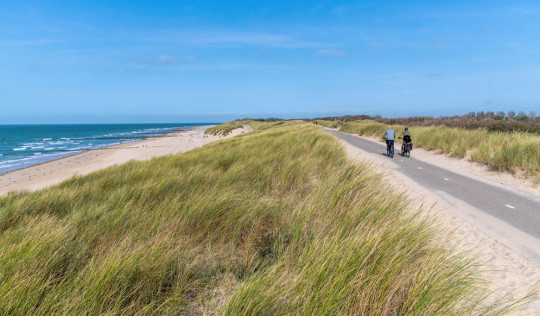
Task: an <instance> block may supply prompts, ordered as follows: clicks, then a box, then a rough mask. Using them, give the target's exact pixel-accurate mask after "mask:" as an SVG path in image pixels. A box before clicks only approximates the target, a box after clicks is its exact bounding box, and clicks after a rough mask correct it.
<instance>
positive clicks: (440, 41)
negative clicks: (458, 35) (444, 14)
mask: <svg viewBox="0 0 540 316" xmlns="http://www.w3.org/2000/svg"><path fill="white" fill-rule="evenodd" d="M429 42H430V43H431V44H432V45H435V46H436V47H439V48H443V47H447V46H448V45H450V44H452V43H453V42H454V39H453V38H439V37H434V38H431V39H430V40H429Z"/></svg>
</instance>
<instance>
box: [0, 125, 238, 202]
mask: <svg viewBox="0 0 540 316" xmlns="http://www.w3.org/2000/svg"><path fill="white" fill-rule="evenodd" d="M207 128H208V126H201V127H194V128H191V129H189V130H186V131H182V132H178V133H171V134H167V135H165V136H163V137H156V138H149V139H146V140H143V141H139V142H131V143H125V144H119V145H116V146H111V147H107V148H102V149H96V150H89V151H85V152H83V153H80V154H77V155H73V156H69V157H65V158H61V159H57V160H53V161H49V162H46V163H43V164H40V165H35V166H31V167H28V168H25V169H19V170H15V171H11V172H7V173H5V174H2V175H0V195H4V194H7V193H8V192H10V191H20V190H29V191H34V190H39V189H43V188H46V187H48V186H51V185H55V184H58V183H60V182H62V181H64V180H67V179H69V178H71V177H73V176H75V175H85V174H88V173H91V172H93V171H96V170H100V169H103V168H107V167H110V166H114V165H119V164H123V163H125V162H128V161H130V160H149V159H152V158H154V157H158V156H163V155H171V154H176V153H181V152H186V151H189V150H191V149H194V148H197V147H201V146H203V145H205V144H208V143H210V142H213V141H216V140H219V139H223V138H228V137H233V136H236V135H238V134H240V133H244V132H245V130H244V129H236V130H234V131H232V133H230V134H229V135H227V136H213V135H205V134H204V131H205V130H206V129H207Z"/></svg>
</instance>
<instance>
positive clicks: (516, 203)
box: [326, 130, 540, 239]
mask: <svg viewBox="0 0 540 316" xmlns="http://www.w3.org/2000/svg"><path fill="white" fill-rule="evenodd" d="M326 131H327V132H329V133H331V134H333V135H335V136H336V137H338V138H340V139H342V140H344V141H345V142H347V143H349V144H351V145H353V146H355V147H357V148H360V149H362V150H364V151H366V152H369V153H373V154H380V155H384V156H385V158H387V159H391V160H393V162H394V163H395V164H396V165H397V168H398V169H399V171H400V172H401V173H403V174H405V175H406V176H408V177H410V178H411V179H412V180H414V181H415V182H416V183H418V184H419V185H421V186H423V187H425V188H426V189H428V190H431V191H434V192H440V191H443V192H444V193H446V194H449V195H451V196H452V197H454V198H456V199H458V200H461V201H463V202H465V203H467V204H469V205H471V206H473V207H474V208H476V209H478V210H481V211H483V212H485V213H487V214H489V215H491V216H494V217H496V218H497V219H499V220H502V221H504V222H505V223H508V224H510V225H512V226H513V227H515V228H517V229H518V230H520V231H522V232H525V233H526V234H529V235H530V236H533V237H535V238H537V239H540V198H539V197H537V196H535V195H533V194H530V193H527V192H522V191H519V190H516V189H505V188H501V187H499V186H495V185H492V184H489V183H485V182H482V181H478V180H475V179H473V178H470V177H467V176H464V175H461V174H457V173H454V172H452V171H449V170H447V169H444V168H440V167H437V166H435V165H432V164H429V163H426V162H423V161H420V160H418V159H415V158H414V150H413V151H412V152H411V157H410V158H406V157H402V156H401V155H400V154H398V152H399V148H400V147H399V146H400V144H397V143H396V145H397V146H396V148H395V154H394V158H390V157H386V145H385V144H384V143H380V144H378V143H375V142H373V141H370V140H367V139H363V138H360V137H357V136H355V135H350V134H346V133H342V132H338V131H333V130H326Z"/></svg>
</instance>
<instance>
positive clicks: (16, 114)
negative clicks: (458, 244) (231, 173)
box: [0, 0, 540, 123]
mask: <svg viewBox="0 0 540 316" xmlns="http://www.w3.org/2000/svg"><path fill="white" fill-rule="evenodd" d="M490 110H492V111H499V110H502V111H508V110H514V111H525V112H529V111H536V112H537V114H538V113H539V112H540V3H539V2H538V1H497V0H493V1H459V0H458V1H385V2H382V1H362V2H360V1H341V2H337V1H326V2H325V1H321V2H317V1H232V0H231V1H157V0H156V1H133V0H132V1H5V0H2V1H0V123H100V122H103V123H105V122H193V121H201V122H204V121H224V120H230V119H234V118H241V117H284V118H292V117H316V116H324V115H339V114H371V115H375V114H380V115H383V116H409V115H433V116H439V115H453V114H464V113H467V112H469V111H490Z"/></svg>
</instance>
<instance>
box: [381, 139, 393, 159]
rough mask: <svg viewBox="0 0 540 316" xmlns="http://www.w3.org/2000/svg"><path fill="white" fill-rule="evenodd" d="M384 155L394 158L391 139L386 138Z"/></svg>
mask: <svg viewBox="0 0 540 316" xmlns="http://www.w3.org/2000/svg"><path fill="white" fill-rule="evenodd" d="M383 139H385V138H383ZM385 140H386V139H385ZM386 155H387V156H388V157H390V158H394V141H393V140H386Z"/></svg>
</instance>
